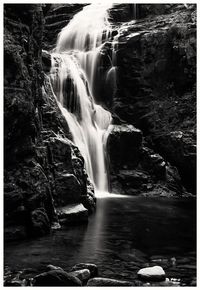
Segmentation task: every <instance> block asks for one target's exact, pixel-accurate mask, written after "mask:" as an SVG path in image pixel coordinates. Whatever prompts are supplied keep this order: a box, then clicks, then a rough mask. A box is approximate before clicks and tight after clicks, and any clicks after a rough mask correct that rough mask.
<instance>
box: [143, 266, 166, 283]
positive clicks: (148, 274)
mask: <svg viewBox="0 0 200 290" xmlns="http://www.w3.org/2000/svg"><path fill="white" fill-rule="evenodd" d="M137 275H138V278H139V279H141V280H147V281H163V280H165V271H164V270H163V268H162V267H160V266H153V267H147V268H143V269H140V270H139V271H138V272H137Z"/></svg>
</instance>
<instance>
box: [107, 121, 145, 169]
mask: <svg viewBox="0 0 200 290" xmlns="http://www.w3.org/2000/svg"><path fill="white" fill-rule="evenodd" d="M141 146H142V132H141V131H140V130H139V129H136V128H135V127H134V126H132V125H126V124H123V125H112V126H111V129H110V133H109V136H108V140H107V148H108V156H109V159H110V166H111V171H112V168H123V167H124V166H126V167H127V168H128V167H130V166H131V167H133V166H134V165H137V164H138V162H139V155H140V150H141Z"/></svg>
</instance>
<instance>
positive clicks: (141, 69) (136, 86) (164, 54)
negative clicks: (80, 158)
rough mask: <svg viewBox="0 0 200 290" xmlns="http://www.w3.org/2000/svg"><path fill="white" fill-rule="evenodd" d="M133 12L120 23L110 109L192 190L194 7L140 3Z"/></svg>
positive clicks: (194, 149) (194, 139)
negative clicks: (140, 134)
mask: <svg viewBox="0 0 200 290" xmlns="http://www.w3.org/2000/svg"><path fill="white" fill-rule="evenodd" d="M137 16H138V18H137V20H136V21H128V22H127V20H126V18H125V20H126V22H125V23H120V25H119V38H118V41H119V44H118V48H117V69H118V70H117V71H118V78H117V80H118V84H117V88H118V90H117V92H116V94H115V96H114V98H113V100H112V106H111V107H112V110H113V111H114V112H115V113H116V114H117V115H118V116H119V117H120V118H121V119H122V120H125V121H126V122H127V123H129V124H133V125H134V126H136V127H138V128H140V129H141V130H142V131H143V134H144V136H145V140H146V141H147V143H148V146H149V147H151V148H152V149H154V150H155V151H156V152H158V153H160V154H161V155H162V156H163V157H164V158H165V159H166V160H168V161H169V162H171V164H172V165H174V166H176V167H177V168H178V170H179V173H180V175H181V179H182V182H183V184H184V186H185V187H186V188H187V190H189V191H191V192H193V193H195V189H196V131H195V130H196V5H183V4H181V5H172V4H171V5H138V10H137ZM115 17H116V16H115Z"/></svg>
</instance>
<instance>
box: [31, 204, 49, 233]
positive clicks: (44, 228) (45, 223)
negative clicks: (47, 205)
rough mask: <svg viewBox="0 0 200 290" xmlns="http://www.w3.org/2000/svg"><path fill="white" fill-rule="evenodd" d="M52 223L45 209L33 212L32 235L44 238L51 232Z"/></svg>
mask: <svg viewBox="0 0 200 290" xmlns="http://www.w3.org/2000/svg"><path fill="white" fill-rule="evenodd" d="M50 228H51V227H50V222H49V218H48V215H47V214H46V212H45V210H44V208H38V209H35V210H34V211H32V212H31V233H30V234H31V235H32V236H42V235H45V234H48V233H49V232H50Z"/></svg>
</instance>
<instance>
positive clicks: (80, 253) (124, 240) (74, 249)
mask: <svg viewBox="0 0 200 290" xmlns="http://www.w3.org/2000/svg"><path fill="white" fill-rule="evenodd" d="M195 219H196V212H195V202H194V201H193V200H189V199H186V200H178V199H148V198H141V197H126V198H115V197H107V198H101V199H98V200H97V210H96V213H95V214H93V215H92V216H91V217H90V220H89V223H88V225H80V226H76V227H69V228H68V229H66V230H61V231H57V232H55V233H54V234H52V235H50V236H46V237H42V238H39V239H37V240H32V241H25V242H21V243H20V244H18V243H10V244H7V245H6V247H5V264H6V265H8V266H10V267H11V268H13V269H22V268H27V267H32V268H37V269H38V270H42V269H44V266H45V265H47V264H54V265H58V266H61V267H64V268H66V269H70V267H71V266H73V265H74V264H76V263H79V262H92V263H95V264H97V265H98V267H99V269H100V274H101V275H102V276H106V277H111V278H120V279H126V280H130V281H132V280H134V279H135V277H136V273H137V271H138V269H140V268H141V267H145V266H149V265H155V264H156V265H161V266H162V267H163V268H164V269H165V271H166V273H167V276H168V277H169V278H180V279H182V281H185V282H184V283H186V284H187V283H188V281H190V280H191V279H192V277H195V275H196V220H195Z"/></svg>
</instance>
